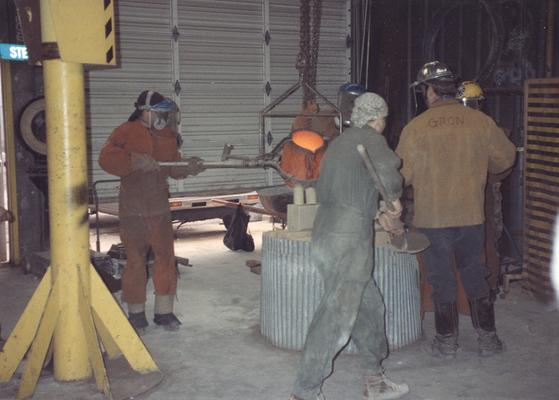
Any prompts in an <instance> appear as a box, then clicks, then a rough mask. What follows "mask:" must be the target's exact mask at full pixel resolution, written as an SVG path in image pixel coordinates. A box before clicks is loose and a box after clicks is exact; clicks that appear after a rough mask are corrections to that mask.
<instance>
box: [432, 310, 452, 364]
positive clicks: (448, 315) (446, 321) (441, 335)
mask: <svg viewBox="0 0 559 400" xmlns="http://www.w3.org/2000/svg"><path fill="white" fill-rule="evenodd" d="M435 329H436V331H437V334H436V335H435V337H434V338H433V342H432V343H431V352H432V354H433V355H434V356H435V357H440V358H447V359H452V358H456V352H457V351H458V309H457V307H456V302H452V303H439V304H435Z"/></svg>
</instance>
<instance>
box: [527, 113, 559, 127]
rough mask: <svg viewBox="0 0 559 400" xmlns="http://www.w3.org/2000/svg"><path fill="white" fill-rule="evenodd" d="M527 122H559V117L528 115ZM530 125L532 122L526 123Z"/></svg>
mask: <svg viewBox="0 0 559 400" xmlns="http://www.w3.org/2000/svg"><path fill="white" fill-rule="evenodd" d="M528 122H548V123H551V124H556V123H559V117H535V116H530V115H529V116H528ZM528 125H532V124H528Z"/></svg>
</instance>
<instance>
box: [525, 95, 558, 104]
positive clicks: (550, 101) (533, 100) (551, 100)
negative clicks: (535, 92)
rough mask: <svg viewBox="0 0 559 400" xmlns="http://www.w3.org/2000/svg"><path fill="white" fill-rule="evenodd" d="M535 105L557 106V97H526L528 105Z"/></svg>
mask: <svg viewBox="0 0 559 400" xmlns="http://www.w3.org/2000/svg"><path fill="white" fill-rule="evenodd" d="M537 103H545V104H559V97H528V105H530V104H537Z"/></svg>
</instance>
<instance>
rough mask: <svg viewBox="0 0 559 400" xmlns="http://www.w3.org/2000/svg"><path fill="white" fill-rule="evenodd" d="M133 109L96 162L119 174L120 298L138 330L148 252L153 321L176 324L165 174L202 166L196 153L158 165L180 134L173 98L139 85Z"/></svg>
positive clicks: (174, 152) (172, 154)
mask: <svg viewBox="0 0 559 400" xmlns="http://www.w3.org/2000/svg"><path fill="white" fill-rule="evenodd" d="M135 107H136V110H135V111H134V112H133V113H132V115H131V116H130V118H129V119H128V121H127V122H125V123H123V124H122V125H120V126H119V127H118V128H116V129H115V130H114V131H113V133H112V134H111V136H110V137H109V139H108V140H107V142H106V143H105V145H104V146H103V148H102V149H101V154H100V156H99V164H100V165H101V167H102V168H103V169H104V170H105V171H107V172H108V173H110V174H113V175H116V176H119V177H120V178H121V184H120V193H119V220H120V238H121V240H122V243H123V245H124V249H125V252H126V257H127V260H126V265H125V267H124V271H123V273H122V298H123V301H124V302H126V304H127V307H128V318H129V321H130V323H131V324H132V326H134V328H135V329H136V330H138V331H139V332H140V333H141V332H142V331H143V330H144V329H145V327H146V326H147V325H148V322H147V320H146V314H145V302H146V284H147V273H146V262H147V256H148V252H149V250H150V249H151V250H152V252H153V254H154V265H153V284H154V287H155V307H154V312H155V315H154V322H155V324H157V325H161V326H163V327H165V328H166V329H167V330H177V329H178V328H179V325H180V324H181V323H180V321H179V320H178V318H177V317H176V316H175V314H174V312H173V303H174V297H175V293H176V288H177V267H176V262H175V254H174V248H173V239H174V238H173V228H172V224H171V212H170V208H169V186H168V183H167V178H168V177H169V176H170V177H172V178H175V179H180V178H185V177H186V176H187V175H196V174H197V173H199V172H201V171H202V170H203V167H202V166H201V165H200V163H199V159H191V160H190V161H191V162H190V163H189V164H188V165H187V166H185V167H172V168H171V167H159V164H158V162H159V161H177V160H179V159H180V154H179V151H178V147H179V143H180V141H179V140H178V138H180V136H179V135H178V134H177V132H176V123H177V120H178V117H177V115H178V108H177V107H176V104H175V103H174V102H173V101H172V100H170V99H166V98H164V97H163V96H162V95H161V94H159V93H157V92H154V91H151V90H150V91H147V90H146V91H143V92H142V93H141V94H140V95H139V97H138V100H137V102H136V104H135Z"/></svg>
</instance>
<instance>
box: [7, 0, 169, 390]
mask: <svg viewBox="0 0 559 400" xmlns="http://www.w3.org/2000/svg"><path fill="white" fill-rule="evenodd" d="M51 21H52V18H51V16H50V8H49V0H41V23H42V27H41V29H42V40H43V42H55V41H56V40H55V32H54V29H53V26H52V22H51ZM43 70H44V81H45V98H46V117H47V132H48V141H47V146H48V153H47V154H48V183H49V213H50V214H49V221H50V237H51V265H50V268H49V269H48V270H47V272H46V274H45V276H44V277H43V279H42V281H41V283H40V284H39V286H38V288H37V290H36V291H35V293H34V294H33V296H32V298H31V300H30V301H29V304H28V305H27V307H26V309H25V311H24V312H23V314H22V316H21V317H20V319H19V321H18V323H17V324H16V326H15V328H14V329H13V331H12V333H11V334H10V337H9V338H8V340H7V342H6V343H5V345H4V349H3V351H2V353H0V382H6V381H9V380H10V379H11V378H12V376H13V374H14V372H15V370H16V369H17V367H18V365H19V364H20V363H21V361H22V359H23V357H24V356H25V354H26V353H27V350H28V349H29V348H30V351H29V353H28V355H27V361H26V363H25V368H24V372H23V378H22V381H21V385H20V388H19V392H18V395H17V398H19V399H25V398H28V397H30V396H32V395H33V393H34V391H35V388H36V385H37V381H38V379H39V375H40V373H41V370H42V367H43V365H44V364H45V359H46V358H47V355H48V354H52V357H53V361H54V377H55V379H57V380H61V381H72V380H81V379H86V378H88V377H90V376H91V372H92V371H93V374H94V376H95V380H96V383H97V387H98V389H99V390H100V391H102V392H103V393H105V395H107V396H108V397H111V391H110V385H109V379H108V377H107V372H106V368H105V363H104V360H103V350H105V351H106V353H107V355H108V357H109V358H114V357H116V356H118V355H119V353H120V352H121V353H122V354H123V355H124V357H125V358H126V360H127V361H128V363H129V364H130V366H131V367H132V369H134V370H135V371H137V372H140V373H148V372H152V371H158V368H157V365H156V364H155V362H154V360H153V358H152V357H151V355H150V354H149V352H148V350H147V349H146V347H145V346H144V344H143V342H142V341H141V340H140V338H139V337H138V336H137V334H136V332H135V331H134V329H133V328H132V327H131V325H130V324H129V322H128V320H127V319H126V316H125V315H124V313H123V311H122V309H121V308H120V306H119V305H118V303H117V302H116V300H115V299H114V298H113V296H112V295H111V294H110V293H109V291H108V290H107V288H106V287H105V285H104V284H103V282H102V281H101V279H100V277H99V276H98V274H97V272H96V271H95V269H94V268H93V266H92V265H91V264H90V259H89V218H88V212H87V206H88V186H87V144H86V131H85V99H84V77H83V66H82V65H81V64H78V63H67V62H64V61H62V60H60V59H55V60H44V61H43ZM49 349H51V351H49Z"/></svg>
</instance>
